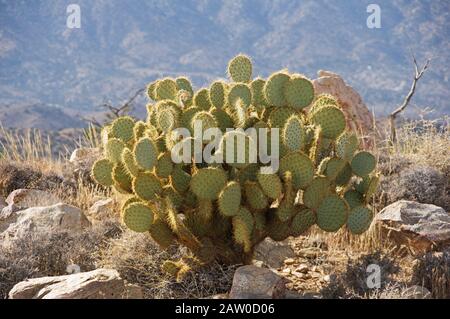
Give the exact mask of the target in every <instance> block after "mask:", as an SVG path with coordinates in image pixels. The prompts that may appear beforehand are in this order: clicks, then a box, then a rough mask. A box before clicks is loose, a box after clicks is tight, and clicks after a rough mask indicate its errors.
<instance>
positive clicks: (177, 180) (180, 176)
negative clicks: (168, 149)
mask: <svg viewBox="0 0 450 319" xmlns="http://www.w3.org/2000/svg"><path fill="white" fill-rule="evenodd" d="M170 182H171V184H172V186H173V187H174V188H175V189H176V190H177V191H178V192H179V193H184V192H185V191H187V190H188V189H189V185H190V183H191V175H189V174H188V173H187V172H185V171H184V170H183V169H182V168H181V166H179V165H175V167H174V168H173V170H172V174H171V175H170Z"/></svg>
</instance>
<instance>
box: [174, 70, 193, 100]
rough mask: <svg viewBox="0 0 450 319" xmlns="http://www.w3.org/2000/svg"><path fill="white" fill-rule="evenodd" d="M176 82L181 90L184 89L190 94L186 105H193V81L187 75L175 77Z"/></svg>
mask: <svg viewBox="0 0 450 319" xmlns="http://www.w3.org/2000/svg"><path fill="white" fill-rule="evenodd" d="M175 82H176V83H177V87H178V90H179V91H181V90H183V91H185V92H187V94H188V99H187V100H185V101H184V105H186V106H191V105H192V100H193V98H194V91H193V90H192V84H191V81H189V79H188V78H186V77H178V78H176V79H175Z"/></svg>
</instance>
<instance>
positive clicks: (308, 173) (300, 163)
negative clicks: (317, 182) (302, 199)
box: [280, 152, 314, 189]
mask: <svg viewBox="0 0 450 319" xmlns="http://www.w3.org/2000/svg"><path fill="white" fill-rule="evenodd" d="M286 172H291V173H292V182H293V185H294V188H295V189H300V188H305V187H306V186H308V184H309V183H310V182H311V181H312V179H313V176H314V166H313V163H312V162H311V160H310V159H309V157H308V156H306V155H305V154H303V153H301V152H295V153H290V154H288V155H286V156H284V157H283V158H282V159H281V161H280V174H281V176H283V175H284V174H285V173H286Z"/></svg>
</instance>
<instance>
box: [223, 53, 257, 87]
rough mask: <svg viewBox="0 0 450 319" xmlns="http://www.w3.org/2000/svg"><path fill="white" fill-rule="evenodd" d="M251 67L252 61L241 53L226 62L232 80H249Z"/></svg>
mask: <svg viewBox="0 0 450 319" xmlns="http://www.w3.org/2000/svg"><path fill="white" fill-rule="evenodd" d="M252 69H253V67H252V61H251V60H250V58H249V57H248V56H246V55H243V54H240V55H238V56H236V57H234V58H233V59H232V60H231V61H230V63H228V75H229V76H230V78H231V79H232V80H233V81H234V82H243V83H248V82H250V80H251V78H252Z"/></svg>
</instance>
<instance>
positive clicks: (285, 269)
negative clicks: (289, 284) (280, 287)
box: [281, 268, 291, 274]
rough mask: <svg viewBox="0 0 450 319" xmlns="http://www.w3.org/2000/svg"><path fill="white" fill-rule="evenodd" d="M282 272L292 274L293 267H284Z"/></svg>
mask: <svg viewBox="0 0 450 319" xmlns="http://www.w3.org/2000/svg"><path fill="white" fill-rule="evenodd" d="M281 272H282V273H283V274H290V273H291V269H290V268H284V269H283V270H282V271H281Z"/></svg>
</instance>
